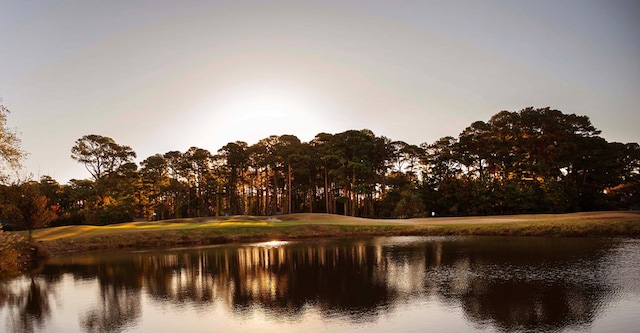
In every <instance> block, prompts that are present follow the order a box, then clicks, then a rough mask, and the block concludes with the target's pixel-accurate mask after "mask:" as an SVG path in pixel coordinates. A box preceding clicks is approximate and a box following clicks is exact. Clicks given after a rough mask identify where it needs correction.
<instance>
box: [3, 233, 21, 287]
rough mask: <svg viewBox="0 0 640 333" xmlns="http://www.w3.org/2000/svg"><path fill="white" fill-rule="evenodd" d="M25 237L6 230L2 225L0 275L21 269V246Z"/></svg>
mask: <svg viewBox="0 0 640 333" xmlns="http://www.w3.org/2000/svg"><path fill="white" fill-rule="evenodd" d="M23 243H24V238H23V237H22V236H20V235H19V234H16V233H12V232H5V231H4V230H2V225H0V275H4V274H10V273H17V272H18V269H19V261H18V258H19V257H20V247H21V246H22V244H23Z"/></svg>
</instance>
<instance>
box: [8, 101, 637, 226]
mask: <svg viewBox="0 0 640 333" xmlns="http://www.w3.org/2000/svg"><path fill="white" fill-rule="evenodd" d="M599 135H600V131H598V130H597V129H596V128H595V127H594V126H593V125H592V124H591V122H590V120H589V118H588V117H586V116H577V115H573V114H570V115H567V114H563V113H562V112H560V111H558V110H553V109H550V108H542V109H534V108H527V109H524V110H521V111H517V112H509V111H502V112H500V113H498V114H496V115H494V116H493V117H491V119H489V121H487V122H483V121H477V122H474V123H473V124H471V125H470V126H469V127H467V128H466V129H465V130H464V131H463V132H462V133H460V135H459V136H458V137H445V138H441V139H439V140H437V141H436V142H434V143H430V144H427V143H423V144H421V145H419V146H417V145H411V144H408V143H405V142H402V141H393V140H391V139H389V138H386V137H384V136H376V135H375V134H374V133H373V132H371V131H370V130H349V131H345V132H342V133H337V134H328V133H320V134H318V135H316V137H315V138H314V139H313V140H311V141H310V142H301V141H300V140H299V139H298V138H297V137H295V136H293V135H282V136H270V137H268V138H264V139H262V140H260V141H258V142H257V143H255V144H253V145H248V144H247V143H246V142H241V141H236V142H230V143H228V144H226V145H225V146H223V147H222V148H220V149H219V150H218V151H217V152H216V153H212V152H210V151H208V150H206V149H202V148H197V147H192V148H190V149H188V150H187V151H185V152H179V151H170V152H166V153H164V154H156V155H153V156H149V157H147V158H145V159H144V160H143V161H142V162H141V163H140V166H139V167H138V166H137V165H136V164H135V163H133V159H134V158H135V157H136V154H135V152H134V151H133V149H131V148H130V147H128V146H123V145H119V144H117V143H116V142H114V140H113V139H111V138H108V137H103V136H100V135H87V136H84V137H82V138H80V139H79V140H78V141H76V144H75V146H74V147H73V148H72V157H73V158H74V159H76V160H77V161H78V162H79V163H82V164H84V165H85V166H86V167H87V170H88V171H89V172H90V174H91V176H92V179H85V180H72V181H70V182H69V183H68V184H67V185H60V184H58V183H57V182H56V181H55V180H54V179H52V178H50V177H43V178H42V179H41V180H40V182H31V185H32V186H36V187H37V188H38V191H39V192H38V193H41V194H42V195H43V196H45V197H46V198H48V199H49V201H48V202H47V205H49V207H51V208H55V210H56V211H57V213H58V216H59V217H58V219H57V220H56V221H55V222H54V224H56V225H62V224H80V223H91V224H108V223H115V222H122V221H130V220H132V219H134V218H144V219H149V220H151V219H169V218H181V217H200V216H215V215H236V214H249V215H275V214H285V213H294V212H326V213H334V214H345V215H352V216H363V217H377V218H393V217H418V216H431V215H434V214H435V215H437V216H453V215H489V214H517V213H543V212H549V213H560V212H573V211H590V210H605V209H629V208H633V207H638V205H639V199H640V193H639V190H640V178H639V177H640V147H639V146H638V144H637V143H628V144H622V143H616V142H607V141H606V140H605V139H604V138H602V137H600V136H599ZM5 204H6V203H5Z"/></svg>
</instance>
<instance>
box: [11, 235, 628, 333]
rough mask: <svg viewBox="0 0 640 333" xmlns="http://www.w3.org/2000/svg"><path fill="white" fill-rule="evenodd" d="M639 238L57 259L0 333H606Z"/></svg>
mask: <svg viewBox="0 0 640 333" xmlns="http://www.w3.org/2000/svg"><path fill="white" fill-rule="evenodd" d="M639 276H640V240H637V239H624V238H621V239H613V238H537V237H532V238H526V237H522V238H520V237H381V238H370V239H349V240H328V241H303V242H289V243H287V242H270V243H257V244H245V245H225V246H215V247H207V248H189V249H173V250H163V251H129V252H123V251H119V252H110V253H87V254H74V255H67V256H61V257H56V258H53V259H51V260H49V261H48V262H47V263H46V264H45V265H44V266H43V267H42V268H41V269H40V270H39V272H37V273H33V274H30V275H25V276H22V277H19V278H16V279H13V280H10V281H5V282H1V283H0V325H1V326H0V332H214V331H225V332H282V331H286V332H336V331H343V332H347V331H348V332H352V331H360V332H389V331H392V332H423V331H426V330H429V331H434V332H435V331H437V332H465V331H467V332H473V331H489V332H492V331H497V332H513V331H523V332H548V331H564V332H574V331H575V332H582V331H592V332H611V331H621V332H624V331H635V330H637V328H638V327H640V326H639V325H640V316H639V315H640V282H638V277H639Z"/></svg>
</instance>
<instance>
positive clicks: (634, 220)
mask: <svg viewBox="0 0 640 333" xmlns="http://www.w3.org/2000/svg"><path fill="white" fill-rule="evenodd" d="M383 235H394V236H397V235H503V236H509V235H511V236H640V212H626V211H623V212H590V213H572V214H538V215H509V216H483V217H455V218H453V217H443V218H417V219H388V220H386V219H366V218H357V217H347V216H341V215H330V214H290V215H281V216H277V217H267V216H264V217H256V216H233V217H229V218H216V217H209V218H193V219H175V220H166V221H160V222H157V221H156V222H129V223H122V224H114V225H108V226H88V225H82V226H64V227H54V228H46V229H40V230H36V231H34V233H33V236H34V239H35V240H36V241H39V242H42V244H43V245H44V246H46V247H47V248H49V249H50V250H51V251H52V252H54V253H62V252H77V251H84V250H99V249H114V248H150V247H171V246H186V245H208V244H220V243H230V242H243V241H270V240H292V239H303V238H324V237H360V236H362V237H366V236H383Z"/></svg>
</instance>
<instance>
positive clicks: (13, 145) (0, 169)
mask: <svg viewBox="0 0 640 333" xmlns="http://www.w3.org/2000/svg"><path fill="white" fill-rule="evenodd" d="M9 113H10V111H9V109H8V108H7V107H5V106H4V105H2V99H1V98H0V181H6V175H5V173H4V170H5V169H6V168H10V169H17V168H19V167H20V162H21V161H22V159H23V158H24V157H25V155H26V153H25V152H24V151H23V150H22V148H21V147H20V144H21V142H20V138H18V135H17V134H16V132H15V130H14V129H12V128H9V127H7V116H8V114H9Z"/></svg>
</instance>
